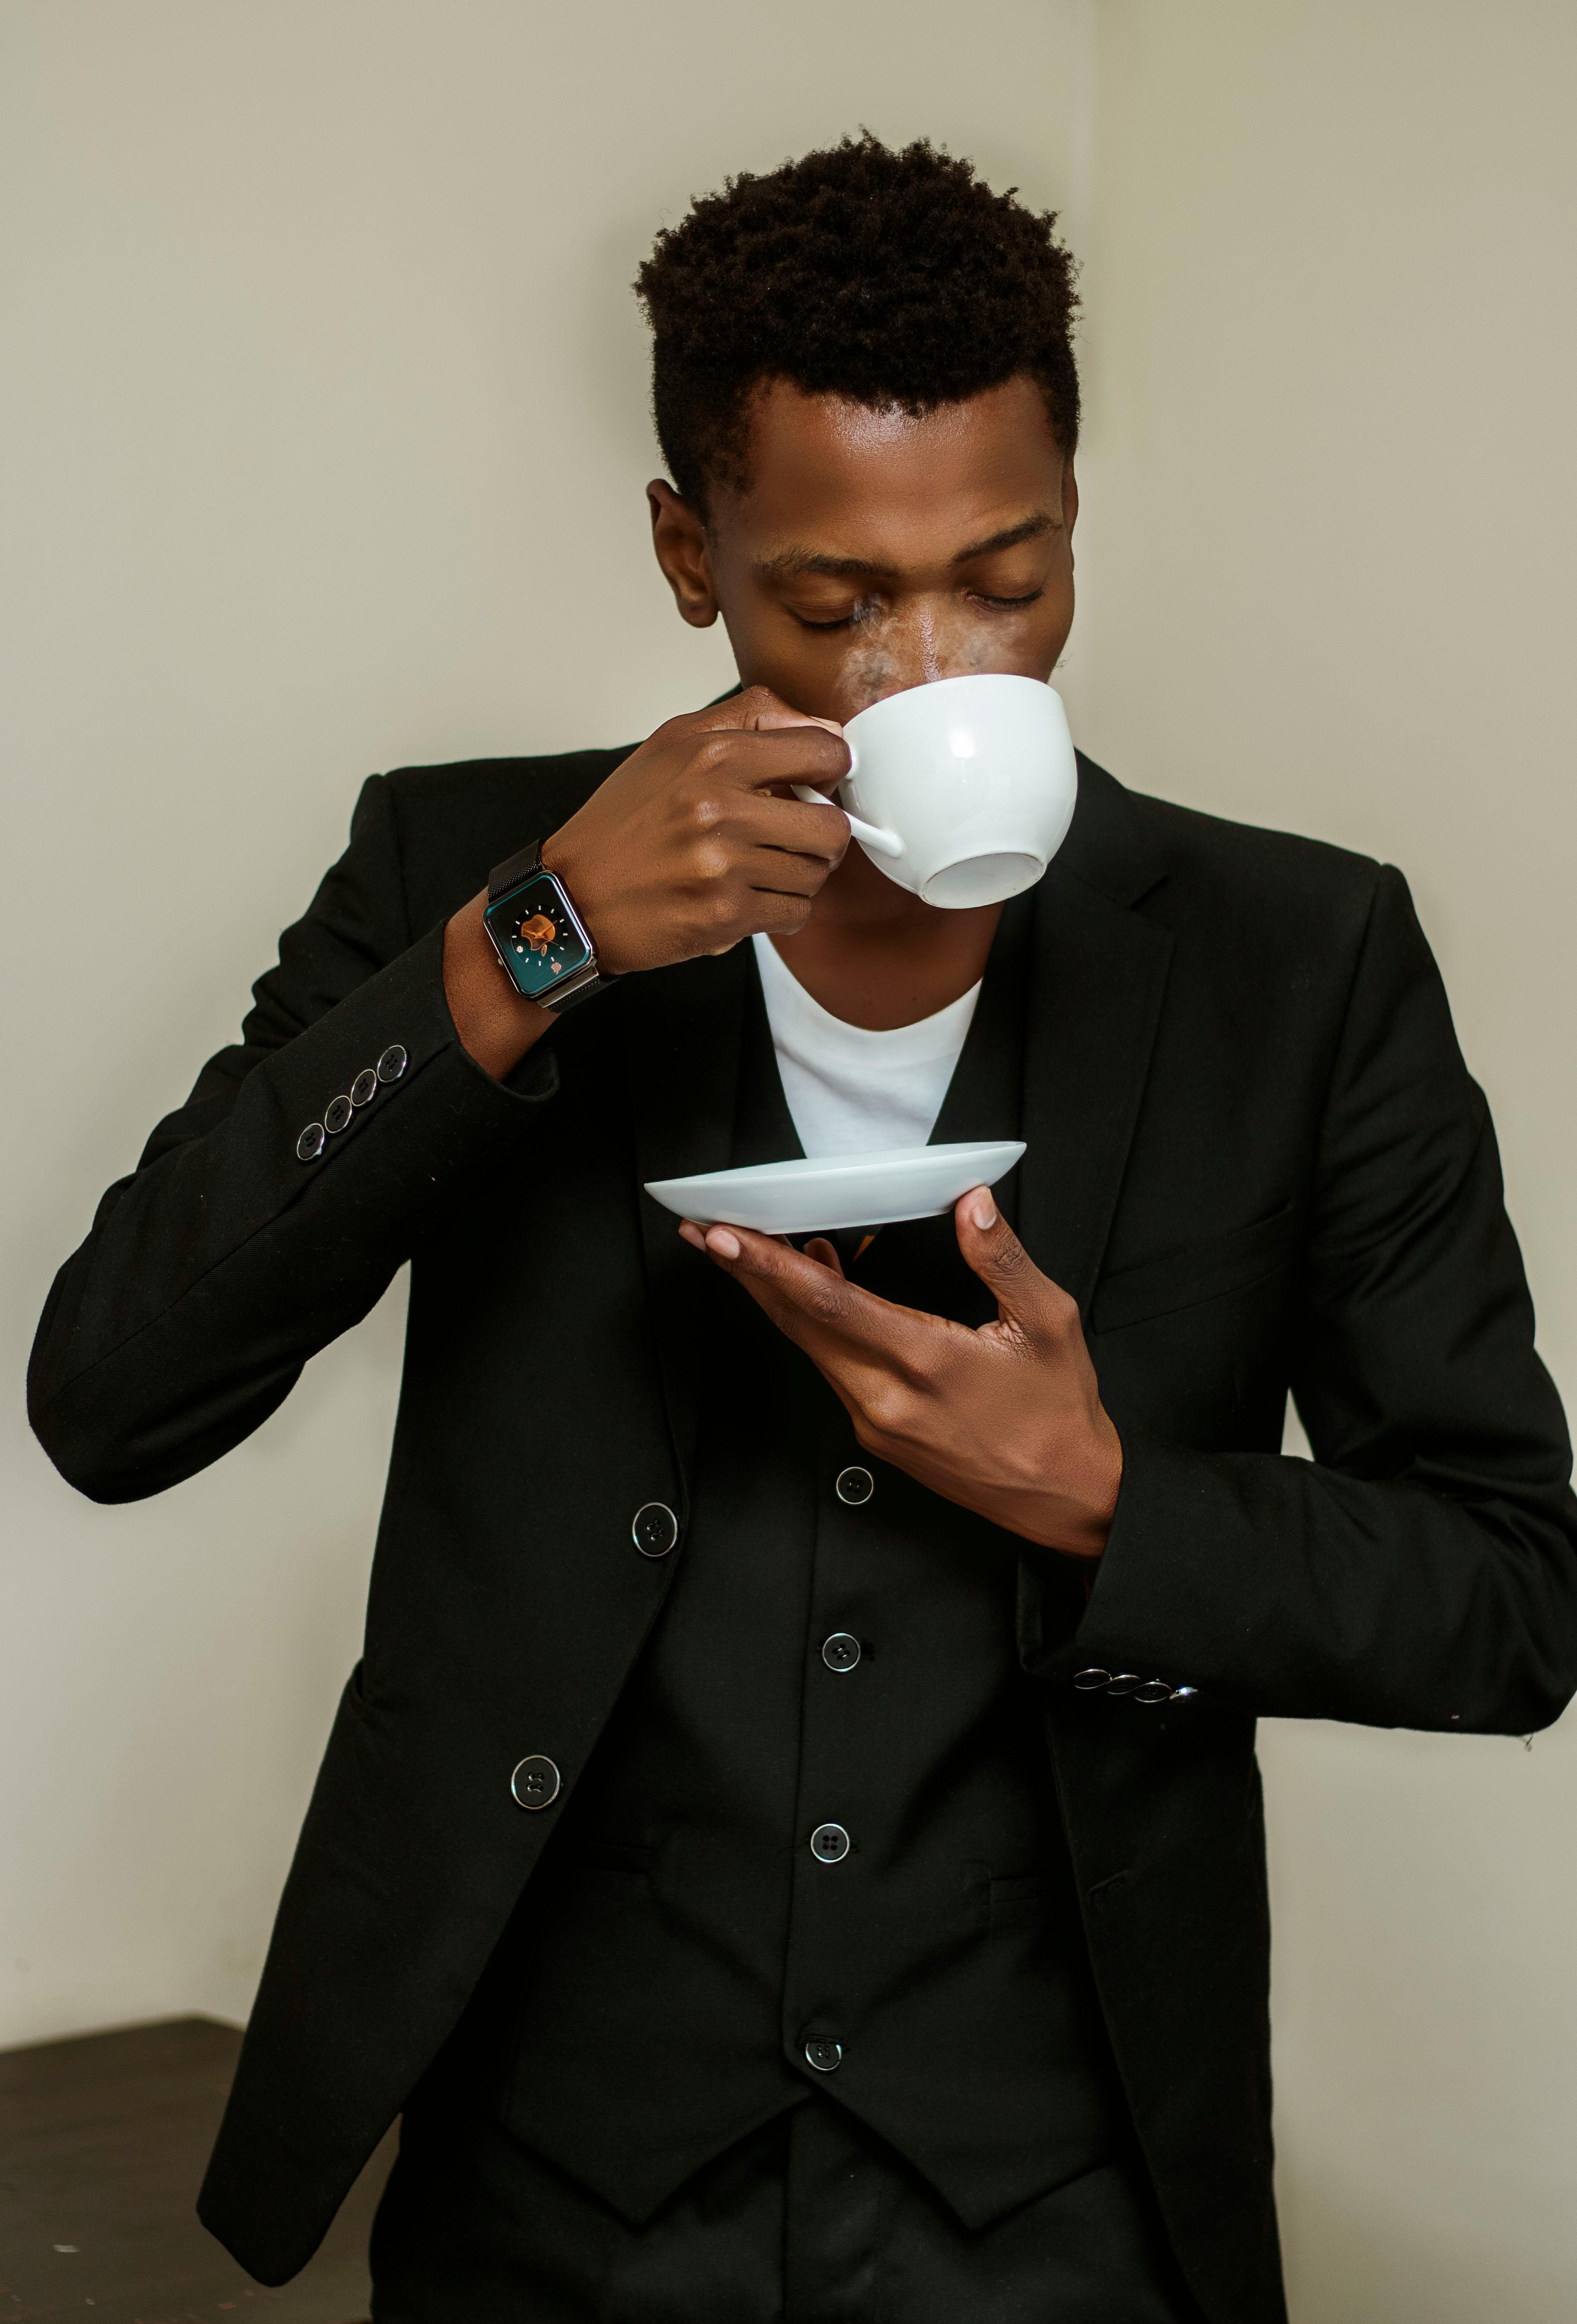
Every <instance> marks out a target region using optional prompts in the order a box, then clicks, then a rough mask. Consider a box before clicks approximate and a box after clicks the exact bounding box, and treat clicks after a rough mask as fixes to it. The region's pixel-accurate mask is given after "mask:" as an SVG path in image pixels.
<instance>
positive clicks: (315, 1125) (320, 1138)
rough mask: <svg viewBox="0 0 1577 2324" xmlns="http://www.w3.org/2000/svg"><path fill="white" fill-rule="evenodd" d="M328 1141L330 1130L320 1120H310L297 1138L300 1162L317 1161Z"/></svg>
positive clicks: (297, 1154) (297, 1157) (297, 1155)
mask: <svg viewBox="0 0 1577 2324" xmlns="http://www.w3.org/2000/svg"><path fill="white" fill-rule="evenodd" d="M327 1143H328V1132H327V1130H325V1129H324V1127H323V1124H322V1123H321V1122H320V1121H309V1123H308V1124H307V1127H306V1129H305V1130H303V1131H302V1132H301V1135H300V1138H298V1139H297V1140H296V1159H297V1161H298V1162H316V1161H317V1159H318V1156H319V1155H320V1154H321V1153H322V1151H323V1149H324V1148H325V1147H326V1146H327Z"/></svg>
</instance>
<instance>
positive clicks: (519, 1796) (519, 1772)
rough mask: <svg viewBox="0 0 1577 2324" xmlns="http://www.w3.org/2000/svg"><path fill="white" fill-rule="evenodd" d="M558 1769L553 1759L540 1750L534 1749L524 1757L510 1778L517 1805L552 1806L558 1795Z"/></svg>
mask: <svg viewBox="0 0 1577 2324" xmlns="http://www.w3.org/2000/svg"><path fill="white" fill-rule="evenodd" d="M558 1780H559V1779H558V1768H557V1767H556V1766H554V1765H553V1762H552V1760H551V1759H545V1758H544V1757H543V1756H542V1754H541V1753H540V1751H533V1752H532V1754H531V1756H530V1758H529V1759H522V1760H521V1764H520V1766H518V1767H517V1768H516V1769H515V1771H514V1774H513V1775H512V1776H511V1777H510V1779H509V1787H510V1790H511V1791H512V1793H513V1794H514V1795H515V1803H516V1805H517V1806H519V1807H522V1808H550V1807H551V1806H552V1804H553V1803H554V1801H555V1800H556V1799H557V1798H558Z"/></svg>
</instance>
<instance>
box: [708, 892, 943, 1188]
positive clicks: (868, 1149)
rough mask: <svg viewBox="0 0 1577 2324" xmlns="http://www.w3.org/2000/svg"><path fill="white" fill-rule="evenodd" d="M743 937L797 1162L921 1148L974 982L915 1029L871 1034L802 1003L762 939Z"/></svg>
mask: <svg viewBox="0 0 1577 2324" xmlns="http://www.w3.org/2000/svg"><path fill="white" fill-rule="evenodd" d="M752 941H753V943H754V945H755V952H756V967H757V969H758V971H759V972H760V974H761V993H762V996H763V998H764V1000H765V1001H766V1004H767V1022H768V1024H769V1025H770V1027H771V1029H772V1047H773V1048H774V1049H775V1050H776V1052H777V1056H778V1072H779V1076H780V1077H781V1080H782V1084H783V1095H784V1096H785V1098H786V1099H787V1100H788V1111H789V1113H790V1115H791V1116H792V1117H793V1121H794V1127H795V1129H796V1130H798V1133H799V1143H800V1145H801V1146H802V1147H803V1148H804V1149H805V1152H806V1155H807V1157H809V1158H810V1159H813V1160H814V1159H815V1158H816V1157H817V1156H820V1155H823V1154H869V1153H875V1152H879V1151H880V1150H881V1148H885V1147H890V1146H924V1145H926V1144H927V1141H928V1140H929V1139H930V1135H931V1132H932V1130H934V1129H935V1128H936V1116H937V1115H938V1114H939V1113H940V1112H941V1111H942V1101H943V1099H944V1098H945V1096H946V1094H947V1084H948V1083H949V1082H950V1081H951V1080H952V1078H953V1071H954V1066H955V1065H957V1063H958V1057H959V1052H960V1051H961V1050H962V1048H963V1047H964V1038H965V1036H966V1035H967V1033H968V1031H969V1027H970V1020H971V1019H972V1018H973V1015H974V1005H975V1002H976V1001H978V1000H979V999H980V986H979V985H978V984H974V985H972V986H971V987H970V989H969V991H967V992H966V993H964V995H963V996H962V998H961V999H959V1000H957V1001H953V1002H952V1003H951V1004H950V1005H949V1006H948V1007H947V1008H945V1009H939V1010H937V1011H936V1015H935V1016H934V1017H922V1018H921V1019H920V1020H919V1022H918V1025H899V1026H895V1027H894V1028H893V1029H892V1030H891V1031H890V1032H888V1033H871V1032H867V1031H866V1029H865V1028H864V1027H863V1026H862V1025H845V1024H844V1020H843V1019H842V1018H841V1017H835V1016H833V1015H832V1014H831V1012H830V1011H829V1010H825V1009H824V1008H823V1007H822V1005H821V1003H820V1001H814V1000H812V998H811V996H810V994H809V993H808V992H807V991H806V990H805V987H804V986H803V985H802V984H801V983H800V982H799V980H798V977H797V976H795V974H794V973H793V972H792V970H791V969H789V968H788V967H787V966H786V965H785V964H784V961H783V959H782V956H781V955H780V954H779V951H778V948H777V946H776V945H774V944H773V942H772V940H771V938H770V936H756V937H754V938H753V939H752Z"/></svg>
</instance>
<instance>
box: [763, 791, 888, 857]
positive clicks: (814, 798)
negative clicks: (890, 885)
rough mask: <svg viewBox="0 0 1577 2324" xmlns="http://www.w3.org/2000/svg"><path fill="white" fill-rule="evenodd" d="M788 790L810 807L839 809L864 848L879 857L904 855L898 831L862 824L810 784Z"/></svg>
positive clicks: (846, 809) (833, 799)
mask: <svg viewBox="0 0 1577 2324" xmlns="http://www.w3.org/2000/svg"><path fill="white" fill-rule="evenodd" d="M788 788H790V790H791V791H792V792H793V793H794V796H795V798H802V799H804V800H805V802H806V804H807V806H809V807H837V809H838V813H839V814H840V815H841V816H844V817H845V818H846V819H847V822H848V825H849V829H850V831H851V833H852V834H853V836H854V837H855V838H856V839H857V840H858V841H859V842H860V844H861V846H862V847H870V848H873V849H874V850H875V852H876V853H877V854H878V855H893V856H897V855H901V854H902V853H903V842H902V840H901V839H900V838H899V835H898V834H897V832H896V831H883V830H882V829H881V828H880V826H879V825H876V824H874V823H862V822H861V820H860V817H859V816H857V815H850V814H849V810H848V808H847V807H839V806H838V802H837V800H836V799H835V798H828V797H827V795H826V793H825V791H813V790H812V789H811V788H810V786H809V785H808V783H791V784H790V785H789V787H788Z"/></svg>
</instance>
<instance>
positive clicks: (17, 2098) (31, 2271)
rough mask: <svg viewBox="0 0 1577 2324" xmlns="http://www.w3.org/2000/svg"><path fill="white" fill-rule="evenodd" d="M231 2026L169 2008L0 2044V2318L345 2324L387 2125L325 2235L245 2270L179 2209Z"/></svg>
mask: <svg viewBox="0 0 1577 2324" xmlns="http://www.w3.org/2000/svg"><path fill="white" fill-rule="evenodd" d="M240 2046H241V2036H240V2034H239V2033H236V2032H235V2030H234V2029H233V2028H232V2027H230V2026H228V2025H217V2024H214V2023H213V2022H212V2021H211V2020H210V2019H208V2018H206V2017H177V2018H172V2019H171V2020H170V2021H169V2022H168V2023H166V2024H161V2025H134V2026H128V2027H126V2028H125V2029H124V2031H122V2032H119V2033H90V2034H86V2035H84V2036H82V2037H81V2038H80V2039H79V2040H77V2041H73V2042H45V2043H39V2044H38V2045H37V2046H35V2047H33V2048H32V2049H26V2050H6V2051H0V2324H46V2319H47V2324H56V2319H60V2318H64V2317H70V2318H71V2319H73V2324H208V2319H210V2318H217V2317H220V2316H234V2317H235V2318H236V2319H243V2318H244V2317H245V2316H247V2315H248V2314H258V2313H260V2312H262V2313H266V2315H267V2316H268V2318H269V2319H270V2324H358V2319H361V2318H363V2317H364V2316H365V2315H366V2312H367V2266H366V2251H367V2230H368V2228H369V2227H370V2226H371V2224H372V2217H373V2211H374V2206H375V2205H376V2202H377V2199H378V2196H379V2194H380V2192H381V2191H382V2189H383V2181H384V2179H385V2177H386V2176H387V2174H388V2170H389V2165H390V2163H391V2162H392V2159H393V2148H394V2141H393V2135H392V2134H391V2135H390V2137H389V2138H388V2139H387V2140H385V2142H384V2144H383V2146H382V2147H380V2148H379V2150H378V2153H376V2154H375V2155H374V2158H373V2160H372V2162H371V2163H369V2164H368V2165H367V2168H366V2170H365V2171H364V2172H363V2174H362V2177H361V2179H360V2180H359V2181H357V2184H356V2187H355V2192H354V2193H353V2194H352V2195H351V2197H350V2199H349V2200H348V2201H347V2202H346V2206H345V2209H344V2210H343V2211H341V2213H340V2215H339V2218H338V2220H337V2223H336V2225H335V2227H334V2228H333V2230H332V2232H331V2233H330V2235H329V2237H328V2240H327V2243H326V2244H325V2245H324V2246H323V2249H322V2250H321V2251H320V2252H319V2253H318V2256H317V2258H316V2259H315V2260H314V2261H313V2262H312V2264H311V2266H310V2267H309V2268H308V2269H307V2270H306V2272H305V2273H303V2274H301V2275H299V2276H298V2277H297V2278H296V2280H295V2282H293V2283H288V2284H286V2285H285V2286H284V2287H283V2289H282V2290H281V2291H277V2292H270V2291H267V2290H265V2289H264V2287H263V2285H262V2284H260V2283H254V2282H253V2280H252V2278H251V2277H250V2276H249V2275H248V2274H247V2273H245V2271H244V2269H243V2268H240V2267H238V2266H237V2265H236V2264H235V2261H234V2260H233V2259H232V2258H231V2257H230V2255H229V2254H228V2253H227V2252H226V2251H225V2250H224V2249H223V2248H222V2247H221V2246H219V2245H218V2244H217V2243H216V2242H215V2241H214V2238H213V2237H212V2236H210V2235H209V2234H208V2231H207V2230H206V2228H204V2227H200V2226H199V2225H198V2218H197V2215H196V2213H195V2211H194V2210H193V2209H192V2205H193V2202H194V2200H195V2199H196V2196H197V2190H198V2184H199V2182H200V2181H201V2179H202V2175H203V2167H204V2165H205V2163H207V2161H208V2148H209V2147H210V2145H211V2144H212V2143H213V2136H214V2132H215V2129H216V2128H217V2124H218V2120H219V2111H220V2108H221V2107H222V2106H223V2105H224V2101H225V2092H226V2089H227V2088H228V2086H229V2081H230V2076H231V2072H232V2070H234V2067H235V2053H236V2052H237V2051H238V2050H239V2048H240Z"/></svg>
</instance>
